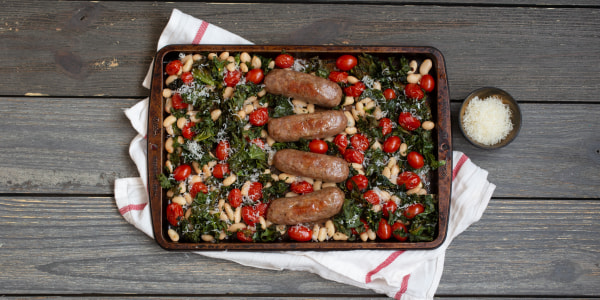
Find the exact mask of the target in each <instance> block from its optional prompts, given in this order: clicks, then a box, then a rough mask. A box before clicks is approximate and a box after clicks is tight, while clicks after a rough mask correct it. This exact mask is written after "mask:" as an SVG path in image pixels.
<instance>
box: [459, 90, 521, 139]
mask: <svg viewBox="0 0 600 300" xmlns="http://www.w3.org/2000/svg"><path fill="white" fill-rule="evenodd" d="M490 96H497V97H498V98H500V99H501V100H502V103H504V104H506V105H508V108H509V109H510V111H511V116H510V120H511V122H512V124H513V128H512V130H511V131H510V132H509V133H508V135H507V136H506V137H505V138H504V139H502V140H501V141H500V142H498V143H496V144H493V145H484V144H482V143H479V142H477V141H476V140H474V139H472V138H471V137H470V136H469V135H468V134H467V133H466V131H465V129H464V124H463V116H464V114H465V110H466V108H467V106H468V105H469V103H470V102H471V100H472V99H473V98H475V97H479V99H482V100H483V99H485V98H487V97H490ZM458 122H459V125H460V131H461V132H462V134H463V136H464V137H465V138H466V139H467V141H469V142H470V143H471V144H473V145H474V146H476V147H478V148H481V149H489V150H491V149H498V148H502V147H504V146H506V145H508V144H510V143H511V142H512V141H513V140H514V139H515V138H516V137H517V135H518V134H519V131H520V130H521V109H520V108H519V104H518V103H517V101H516V100H515V99H514V98H513V97H512V96H511V95H510V94H509V93H507V92H505V91H503V90H501V89H499V88H495V87H483V88H480V89H478V90H475V91H473V92H472V93H471V94H470V95H469V96H467V98H466V99H465V101H463V104H462V106H461V107H460V112H459V116H458Z"/></svg>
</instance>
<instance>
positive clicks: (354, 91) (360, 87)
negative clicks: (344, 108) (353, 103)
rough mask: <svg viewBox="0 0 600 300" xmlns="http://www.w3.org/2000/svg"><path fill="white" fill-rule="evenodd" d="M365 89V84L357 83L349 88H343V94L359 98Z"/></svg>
mask: <svg viewBox="0 0 600 300" xmlns="http://www.w3.org/2000/svg"><path fill="white" fill-rule="evenodd" d="M366 88H367V87H366V86H365V84H364V83H362V82H360V81H359V82H357V83H355V84H353V85H351V86H349V87H346V88H344V93H345V94H346V96H352V97H360V95H361V94H362V92H363V91H364V90H365V89H366Z"/></svg>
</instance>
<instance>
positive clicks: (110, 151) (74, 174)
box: [0, 97, 600, 198]
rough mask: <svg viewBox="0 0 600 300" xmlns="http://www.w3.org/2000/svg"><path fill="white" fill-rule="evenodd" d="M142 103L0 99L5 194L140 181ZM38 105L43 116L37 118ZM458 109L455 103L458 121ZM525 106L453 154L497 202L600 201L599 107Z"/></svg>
mask: <svg viewBox="0 0 600 300" xmlns="http://www.w3.org/2000/svg"><path fill="white" fill-rule="evenodd" d="M137 101H138V99H107V98H99V99H85V98H29V97H21V98H0V113H1V114H2V115H3V116H4V117H3V118H2V119H0V128H3V133H1V134H0V145H2V146H3V147H5V149H16V150H7V151H2V152H0V161H1V163H0V167H1V168H2V169H3V170H4V172H1V173H0V193H65V194H110V193H112V190H113V182H114V179H115V178H122V177H137V176H139V175H138V172H137V169H136V168H135V165H134V164H133V162H132V161H131V159H130V157H129V153H128V148H129V143H130V141H131V139H133V138H134V137H135V135H136V133H135V131H134V130H133V129H132V128H131V125H130V123H129V120H127V118H126V117H125V115H124V113H123V109H125V108H128V107H130V106H132V105H134V104H135V103H136V102H137ZM40 103H43V106H44V113H43V114H39V113H36V114H35V116H32V115H31V112H30V109H31V108H32V107H36V106H39V105H40ZM458 108H459V103H453V105H452V115H453V116H456V115H457V111H458ZM521 109H522V112H523V127H522V129H521V133H520V134H519V136H518V137H517V139H516V140H515V141H514V142H513V143H512V144H510V145H508V146H507V147H505V148H502V149H499V150H494V151H482V150H478V149H476V148H475V147H474V146H472V145H471V144H469V143H468V142H467V141H466V140H465V139H464V137H463V136H462V133H461V132H460V130H459V129H458V128H457V124H458V122H457V121H456V119H454V120H452V123H453V127H454V128H453V130H452V134H453V142H454V150H458V151H463V152H465V153H466V154H467V155H468V156H469V157H470V158H471V159H472V161H473V162H474V163H475V164H477V165H479V166H480V167H482V168H484V169H486V170H488V171H489V173H490V175H489V180H490V181H491V182H492V183H495V184H496V185H497V186H498V188H497V190H496V193H495V194H494V196H496V197H564V198H600V190H599V189H598V187H597V184H598V182H600V173H599V172H597V170H598V167H599V166H600V153H599V152H598V151H599V149H600V138H599V136H598V134H597V133H598V132H600V122H598V121H597V117H598V115H599V114H600V106H598V105H594V104H528V103H523V104H521ZM24 137H27V138H24ZM549 141H557V142H556V143H554V142H549ZM515 178H519V180H515Z"/></svg>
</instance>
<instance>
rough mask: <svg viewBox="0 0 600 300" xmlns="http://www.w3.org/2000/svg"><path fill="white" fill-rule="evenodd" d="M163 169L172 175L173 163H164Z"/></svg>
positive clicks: (168, 161)
mask: <svg viewBox="0 0 600 300" xmlns="http://www.w3.org/2000/svg"><path fill="white" fill-rule="evenodd" d="M165 168H166V169H167V170H168V171H169V173H173V163H172V162H171V161H170V160H167V161H166V162H165Z"/></svg>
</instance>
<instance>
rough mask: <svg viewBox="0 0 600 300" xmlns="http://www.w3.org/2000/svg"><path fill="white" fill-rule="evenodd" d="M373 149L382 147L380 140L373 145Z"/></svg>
mask: <svg viewBox="0 0 600 300" xmlns="http://www.w3.org/2000/svg"><path fill="white" fill-rule="evenodd" d="M371 149H381V144H380V143H379V142H378V141H375V143H373V145H372V146H371Z"/></svg>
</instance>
